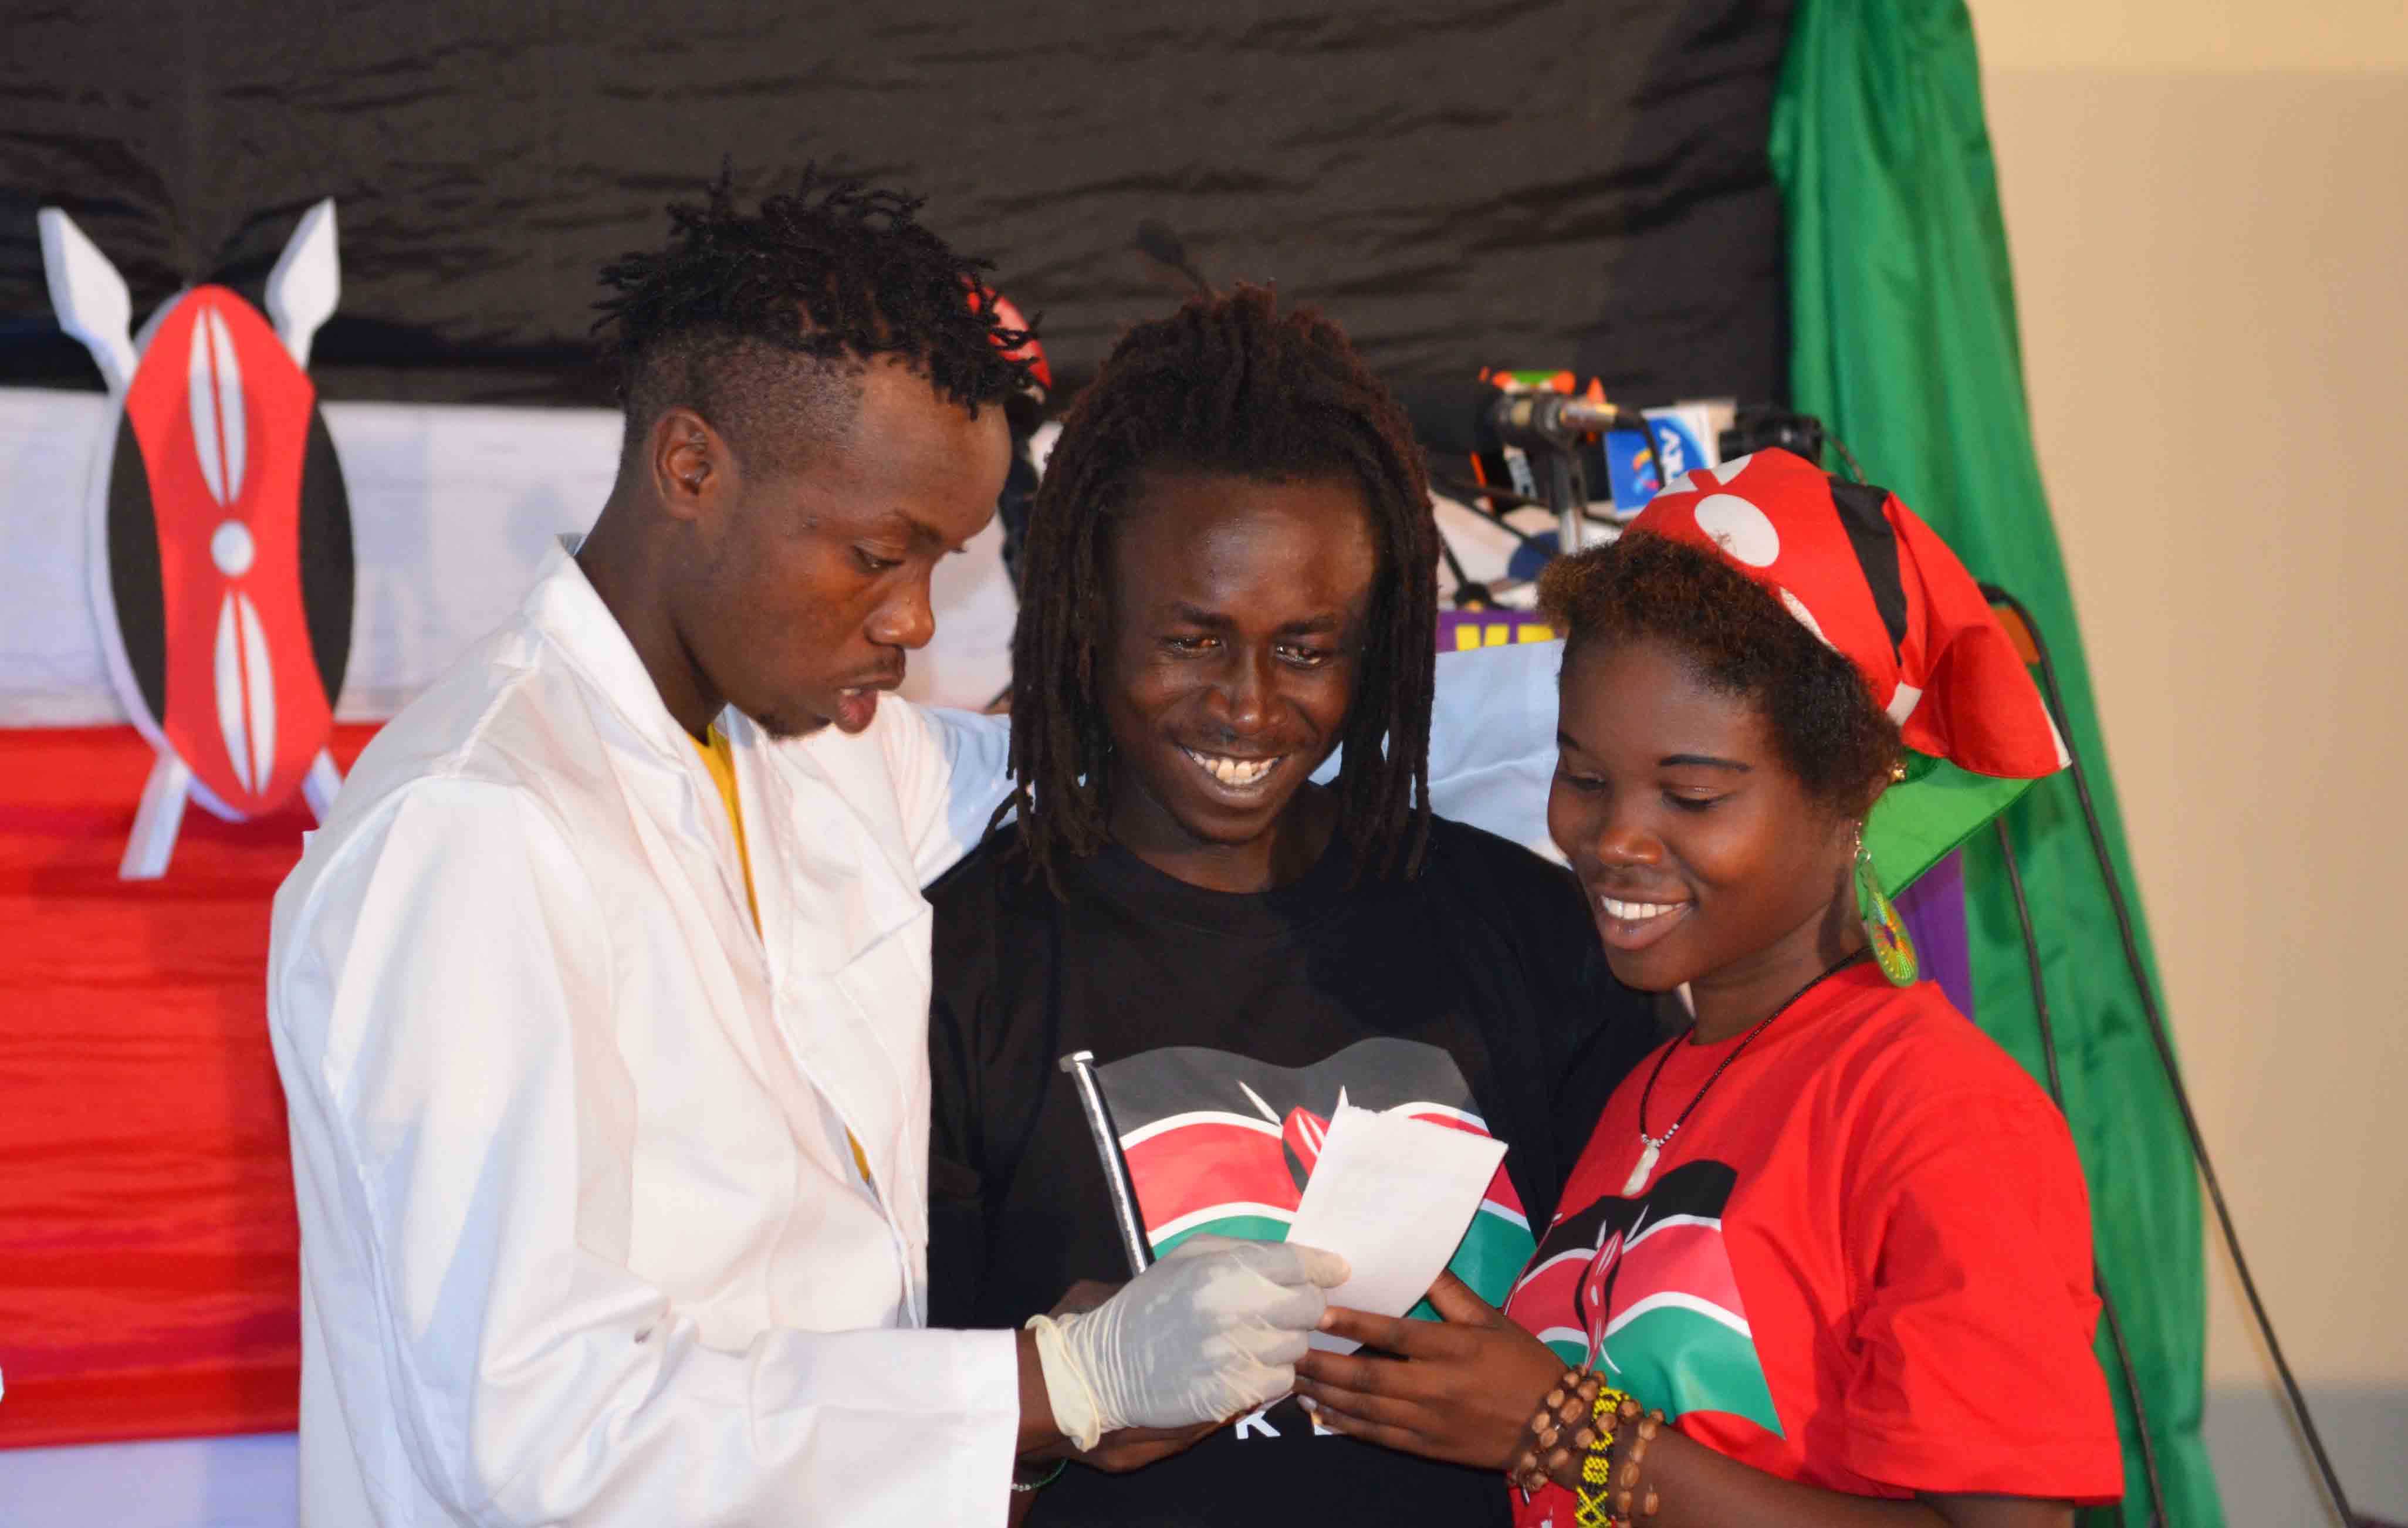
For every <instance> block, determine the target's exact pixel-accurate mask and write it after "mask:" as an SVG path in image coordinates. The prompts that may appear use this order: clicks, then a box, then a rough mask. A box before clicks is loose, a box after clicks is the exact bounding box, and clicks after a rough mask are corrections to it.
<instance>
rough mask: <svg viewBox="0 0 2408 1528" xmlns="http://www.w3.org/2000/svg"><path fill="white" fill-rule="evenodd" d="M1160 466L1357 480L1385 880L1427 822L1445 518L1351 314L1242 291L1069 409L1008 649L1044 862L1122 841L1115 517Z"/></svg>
mask: <svg viewBox="0 0 2408 1528" xmlns="http://www.w3.org/2000/svg"><path fill="white" fill-rule="evenodd" d="M1154 471H1164V472H1192V473H1226V474H1230V475H1232V476H1239V477H1247V478H1254V479H1259V480H1267V481H1273V482H1290V481H1295V480H1298V479H1306V478H1321V477H1343V478H1349V479H1352V480H1353V481H1354V482H1355V483H1356V484H1357V485H1358V486H1360V488H1361V489H1362V491H1363V497H1364V499H1365V501H1366V502H1367V503H1368V504H1369V508H1370V519H1371V526H1370V529H1371V536H1372V541H1373V543H1374V545H1375V546H1376V548H1377V550H1378V556H1379V571H1378V573H1377V574H1376V576H1375V578H1374V580H1373V583H1372V588H1371V608H1370V610H1369V613H1368V614H1367V617H1366V620H1365V624H1364V629H1363V633H1362V637H1361V643H1362V646H1361V650H1360V651H1361V663H1360V665H1359V667H1358V668H1357V670H1356V680H1355V695H1354V701H1353V704H1352V706H1351V707H1350V708H1349V710H1348V713H1347V717H1346V723H1345V727H1344V728H1343V729H1342V731H1341V733H1340V746H1341V747H1342V749H1343V750H1344V754H1343V758H1342V761H1341V763H1340V770H1339V775H1338V781H1337V787H1336V788H1337V792H1338V799H1339V804H1340V828H1341V830H1342V831H1343V832H1344V833H1345V835H1346V838H1347V842H1348V843H1350V844H1352V845H1353V846H1354V847H1355V851H1356V854H1357V864H1358V866H1360V867H1361V868H1362V869H1363V870H1366V871H1369V872H1371V873H1373V874H1376V875H1388V874H1393V873H1404V874H1411V873H1412V872H1414V871H1415V870H1416V869H1418V867H1419V864H1420V859H1421V851H1422V847H1423V844H1424V843H1425V841H1426V838H1427V835H1428V827H1429V728H1430V696H1431V687H1432V685H1433V682H1434V676H1435V670H1434V664H1435V661H1436V657H1437V635H1436V631H1437V620H1438V530H1437V526H1436V524H1435V522H1434V521H1433V519H1432V518H1431V512H1430V500H1429V489H1428V485H1427V483H1426V480H1425V478H1424V476H1423V470H1422V456H1421V452H1420V451H1419V449H1418V448H1417V447H1416V446H1415V445H1414V444H1413V437H1412V426H1411V425H1408V424H1407V423H1406V420H1405V416H1404V411H1402V410H1401V409H1399V408H1398V405H1397V402H1396V400H1395V399H1394V398H1393V397H1391V396H1389V394H1388V391H1387V389H1386V388H1385V387H1383V386H1382V385H1381V383H1380V382H1379V381H1378V380H1377V379H1376V378H1374V377H1373V376H1372V375H1371V374H1370V372H1369V370H1367V369H1366V368H1364V366H1363V362H1362V359H1361V357H1359V356H1357V355H1356V354H1355V347H1354V346H1353V345H1352V344H1350V343H1349V342H1348V341H1347V339H1346V336H1345V335H1344V334H1343V333H1342V332H1341V331H1340V329H1339V328H1338V326H1337V325H1336V324H1332V323H1330V322H1329V321H1328V320H1327V319H1326V318H1324V317H1323V316H1322V315H1321V314H1320V313H1319V312H1318V311H1316V310H1313V309H1311V308H1296V309H1292V310H1289V311H1287V312H1285V313H1282V312H1280V311H1278V309H1277V302H1276V299H1275V297H1274V296H1273V295H1272V293H1271V292H1270V291H1269V289H1268V288H1264V287H1255V286H1240V287H1239V288H1238V289H1237V290H1236V291H1235V292H1233V293H1231V294H1229V295H1227V296H1217V295H1207V296H1198V297H1195V298H1192V299H1190V300H1189V301H1188V302H1187V304H1186V305H1185V306H1183V307H1182V308H1181V309H1180V310H1178V311H1177V312H1176V313H1174V314H1172V315H1171V316H1169V317H1168V318H1165V319H1159V320H1156V321H1154V322H1153V323H1150V324H1140V325H1138V326H1137V327H1136V328H1134V329H1131V330H1130V331H1129V332H1128V334H1127V335H1126V336H1125V338H1124V339H1122V340H1121V342H1120V343H1119V345H1117V346H1116V347H1114V349H1113V351H1112V353H1111V357H1110V358H1109V359H1107V360H1106V361H1105V363H1104V366H1103V368H1102V370H1101V371H1100V372H1099V373H1098V374H1097V378H1096V380H1095V382H1093V383H1091V384H1090V385H1089V386H1088V387H1087V389H1086V390H1085V391H1084V392H1083V393H1082V394H1081V395H1080V396H1079V399H1078V402H1077V403H1076V404H1075V405H1073V406H1072V408H1071V410H1070V411H1069V414H1068V417H1067V418H1066V419H1065V420H1064V422H1063V426H1062V435H1061V439H1060V440H1059V441H1058V442H1057V443H1056V444H1055V446H1054V453H1053V455H1052V457H1051V459H1050V460H1049V461H1048V462H1047V463H1046V469H1045V480H1044V482H1043V483H1041V484H1040V485H1039V488H1038V491H1037V501H1036V504H1035V506H1034V508H1033V509H1032V510H1031V511H1030V514H1029V531H1028V544H1027V548H1026V551H1025V554H1024V556H1025V568H1024V569H1023V575H1022V577H1023V590H1024V598H1023V602H1022V604H1021V609H1020V624H1019V627H1018V628H1017V629H1016V630H1015V631H1014V632H1013V635H1012V643H1011V672H1012V680H1011V723H1012V725H1011V769H1012V774H1013V777H1014V780H1015V785H1014V787H1013V791H1012V794H1011V798H1010V799H1008V800H1006V801H1005V802H1004V804H1003V807H1002V808H1001V809H999V810H998V811H997V813H996V818H997V820H998V821H999V820H1000V819H1001V818H1002V816H1003V814H1005V813H1007V812H1011V811H1015V810H1016V811H1017V812H1018V813H1019V814H1020V820H1021V842H1022V843H1023V844H1024V845H1025V849H1026V852H1027V853H1028V855H1029V857H1030V859H1031V861H1032V864H1031V866H1030V870H1031V873H1032V874H1034V873H1036V872H1043V873H1044V875H1045V876H1046V878H1047V880H1048V881H1049V882H1052V883H1053V884H1054V885H1055V886H1056V887H1057V889H1058V887H1059V881H1058V878H1057V877H1056V874H1055V866H1056V864H1057V862H1058V861H1059V859H1060V858H1061V857H1062V856H1064V855H1079V856H1084V855H1091V854H1094V853H1095V852H1096V851H1097V849H1099V848H1101V847H1102V846H1103V844H1104V843H1105V841H1106V839H1107V837H1108V836H1109V824H1110V821H1111V801H1110V800H1109V794H1110V791H1111V770H1110V769H1109V767H1108V766H1109V758H1110V752H1111V730H1110V727H1109V724H1108V723H1107V722H1106V720H1105V712H1104V701H1103V696H1102V693H1101V686H1102V685H1103V683H1104V679H1105V675H1104V654H1105V653H1106V651H1107V650H1108V648H1109V645H1110V642H1111V623H1112V602H1111V528H1112V526H1113V523H1114V522H1115V520H1116V519H1117V518H1118V517H1119V516H1120V515H1121V514H1122V513H1123V512H1125V510H1126V509H1127V508H1128V507H1129V505H1130V503H1131V501H1132V499H1133V498H1134V497H1135V496H1136V495H1137V493H1138V491H1139V483H1140V478H1141V477H1142V475H1143V474H1145V473H1148V472H1154Z"/></svg>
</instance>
